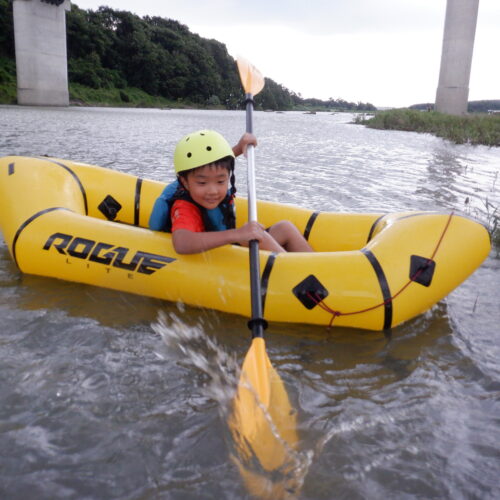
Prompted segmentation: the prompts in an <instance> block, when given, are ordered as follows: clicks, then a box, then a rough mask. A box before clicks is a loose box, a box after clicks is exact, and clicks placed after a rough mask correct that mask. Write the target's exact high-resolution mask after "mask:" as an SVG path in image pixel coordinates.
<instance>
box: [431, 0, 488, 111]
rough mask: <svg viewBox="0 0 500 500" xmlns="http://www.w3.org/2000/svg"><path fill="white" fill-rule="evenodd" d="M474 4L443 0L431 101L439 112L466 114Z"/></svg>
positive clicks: (469, 0) (475, 0) (468, 0)
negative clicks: (439, 50) (435, 84)
mask: <svg viewBox="0 0 500 500" xmlns="http://www.w3.org/2000/svg"><path fill="white" fill-rule="evenodd" d="M478 6H479V0H448V1H447V4H446V20H445V25H444V36H443V51H442V54H441V69H440V72H439V84H438V88H437V92H436V104H435V109H436V111H440V112H441V113H448V114H451V115H463V114H465V113H467V103H468V99H469V80H470V70H471V64H472V51H473V49H474V37H475V35H476V24H477V11H478Z"/></svg>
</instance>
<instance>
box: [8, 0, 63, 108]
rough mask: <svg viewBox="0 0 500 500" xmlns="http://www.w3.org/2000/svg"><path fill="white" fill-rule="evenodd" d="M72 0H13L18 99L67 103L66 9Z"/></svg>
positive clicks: (28, 102)
mask: <svg viewBox="0 0 500 500" xmlns="http://www.w3.org/2000/svg"><path fill="white" fill-rule="evenodd" d="M70 9H71V2H70V1H69V0H14V4H13V10H14V37H15V47H16V67H17V102H18V104H24V105H34V106H68V105H69V92H68V63H67V52H66V11H67V10H70Z"/></svg>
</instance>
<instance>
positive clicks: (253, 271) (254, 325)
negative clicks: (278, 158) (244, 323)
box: [246, 94, 264, 338]
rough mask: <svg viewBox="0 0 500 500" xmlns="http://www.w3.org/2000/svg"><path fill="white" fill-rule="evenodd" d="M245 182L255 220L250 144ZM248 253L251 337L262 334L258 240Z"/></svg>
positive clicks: (249, 116) (249, 106) (249, 124)
mask: <svg viewBox="0 0 500 500" xmlns="http://www.w3.org/2000/svg"><path fill="white" fill-rule="evenodd" d="M246 131H247V132H248V133H250V134H253V96H252V94H246ZM247 163H248V165H247V184H248V220H249V221H251V222H257V199H256V189H255V150H254V147H253V146H252V145H250V146H248V148H247ZM249 254H250V291H251V303H252V319H251V320H250V322H249V326H250V328H251V330H252V338H255V337H263V336H264V326H263V325H264V321H263V318H262V295H261V290H260V261H259V242H258V240H252V241H250V243H249Z"/></svg>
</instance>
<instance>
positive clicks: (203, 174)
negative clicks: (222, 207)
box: [181, 165, 229, 210]
mask: <svg viewBox="0 0 500 500" xmlns="http://www.w3.org/2000/svg"><path fill="white" fill-rule="evenodd" d="M228 181H229V172H228V171H227V169H226V168H224V167H223V166H220V165H219V166H216V165H205V166H204V167H200V168H197V169H196V170H194V171H193V172H189V173H188V175H187V177H186V178H183V177H181V182H182V185H183V186H184V187H185V188H186V189H187V190H188V191H189V194H190V195H191V198H193V200H194V201H195V202H196V203H198V204H199V205H201V206H202V207H203V208H206V209H207V210H211V209H212V208H215V207H217V205H218V204H219V203H220V202H221V201H222V200H223V199H224V197H225V196H226V193H227V184H228Z"/></svg>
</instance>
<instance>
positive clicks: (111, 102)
mask: <svg viewBox="0 0 500 500" xmlns="http://www.w3.org/2000/svg"><path fill="white" fill-rule="evenodd" d="M69 97H70V103H71V104H72V105H80V106H113V107H137V108H163V107H182V105H183V104H184V103H182V102H175V101H169V100H168V99H165V98H163V97H155V96H151V95H149V94H147V93H146V92H144V91H142V90H140V89H137V88H134V87H126V88H124V89H117V88H110V89H93V88H91V87H85V86H84V85H80V84H78V83H70V84H69Z"/></svg>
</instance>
